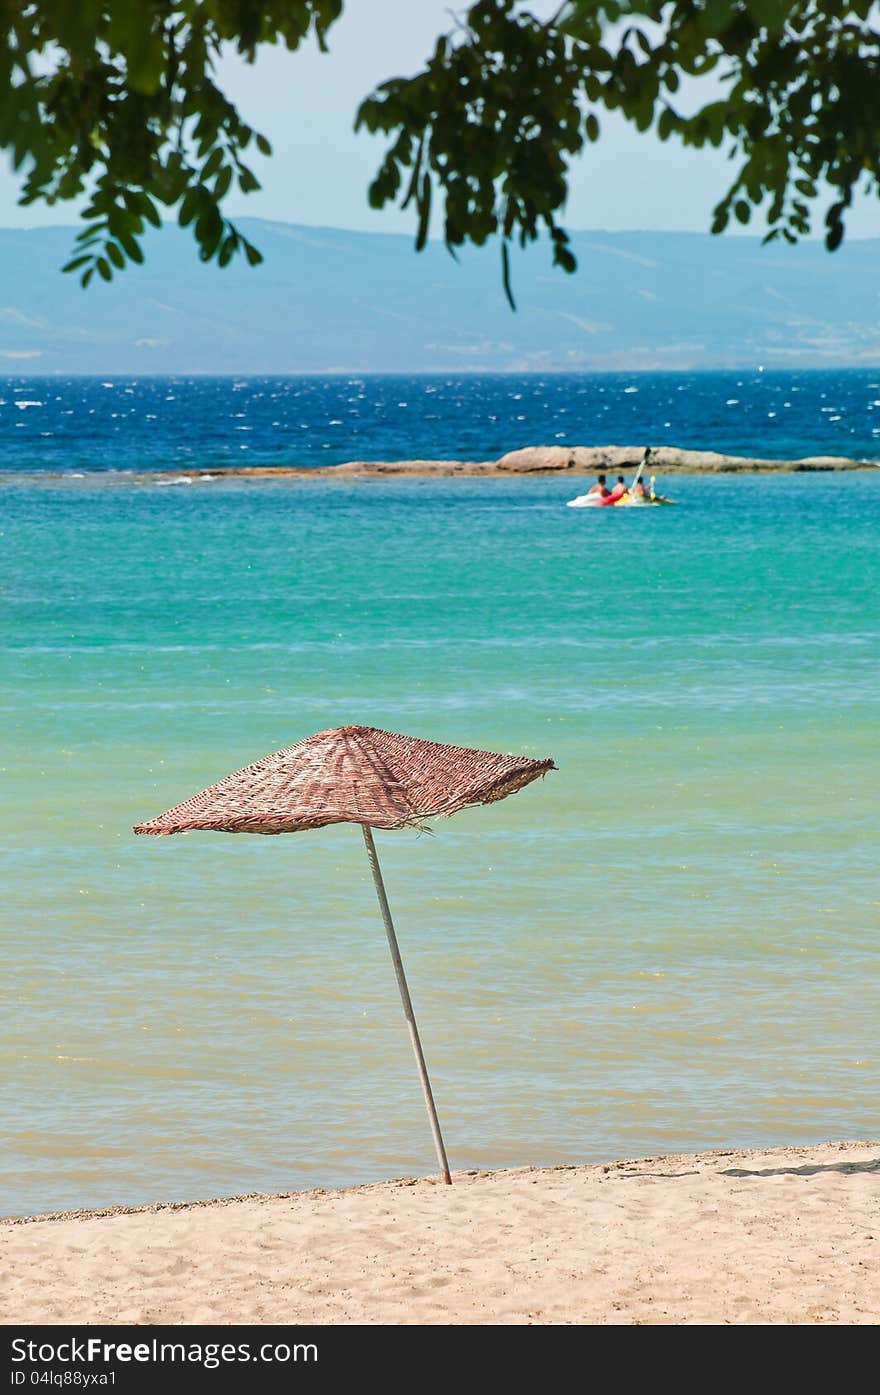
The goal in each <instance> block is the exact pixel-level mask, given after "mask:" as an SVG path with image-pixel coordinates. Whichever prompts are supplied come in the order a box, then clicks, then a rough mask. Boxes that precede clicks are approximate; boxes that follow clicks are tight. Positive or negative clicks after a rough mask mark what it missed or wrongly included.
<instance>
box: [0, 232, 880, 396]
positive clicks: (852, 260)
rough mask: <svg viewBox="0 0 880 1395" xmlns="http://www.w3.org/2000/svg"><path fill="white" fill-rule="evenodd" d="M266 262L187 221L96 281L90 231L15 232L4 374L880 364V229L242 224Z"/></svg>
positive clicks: (3, 257) (2, 345)
mask: <svg viewBox="0 0 880 1395" xmlns="http://www.w3.org/2000/svg"><path fill="white" fill-rule="evenodd" d="M240 222H241V226H242V228H243V229H244V231H245V232H246V233H247V236H248V237H249V238H250V239H251V240H253V241H254V242H255V243H256V244H257V245H258V246H259V247H260V249H261V250H262V251H263V253H264V254H265V258H266V260H265V262H264V263H263V265H262V266H260V267H257V268H249V267H247V266H245V265H238V264H237V263H236V264H233V265H231V266H230V267H228V268H227V269H226V270H224V271H220V270H218V269H217V268H216V267H215V266H205V265H203V264H202V263H201V262H199V260H198V257H197V255H196V251H195V247H194V244H193V241H192V238H191V237H190V236H189V235H188V234H187V233H185V232H182V231H181V230H180V229H178V228H177V227H176V226H171V225H169V226H168V227H166V228H164V229H162V231H161V232H157V233H154V234H152V235H151V236H150V238H149V239H148V242H147V245H146V253H147V257H146V263H145V265H144V266H132V267H130V268H129V269H128V270H127V271H125V272H123V273H121V274H119V275H118V276H117V277H116V279H115V280H114V281H113V282H112V284H109V285H107V284H105V283H103V282H97V281H96V282H95V283H93V285H92V286H91V287H90V288H89V289H88V290H87V291H83V290H81V289H80V286H79V282H78V280H77V278H76V276H69V275H68V276H65V275H62V274H61V272H60V267H61V266H62V265H63V263H64V262H65V261H66V260H67V258H68V256H69V255H70V249H71V247H72V244H73V239H74V236H75V234H76V232H77V229H76V228H58V227H56V228H40V229H30V230H17V229H16V230H12V229H5V230H0V374H2V372H3V370H4V369H5V370H6V371H7V372H8V373H9V374H13V375H14V374H19V373H55V372H57V373H63V374H70V373H109V372H115V373H131V374H144V373H233V374H260V373H268V374H275V373H277V374H284V373H333V372H357V373H368V372H452V373H460V372H465V371H483V372H498V371H516V372H528V371H533V370H534V371H545V372H546V371H554V370H560V369H562V370H564V369H569V370H576V369H587V370H601V369H629V370H634V369H664V368H669V369H695V368H738V367H755V366H756V365H758V364H763V365H764V366H765V367H767V368H774V367H804V368H807V367H832V366H840V367H844V366H858V365H862V366H870V365H873V364H874V363H880V239H872V240H866V241H860V242H851V243H848V244H845V245H844V246H843V248H842V249H841V250H840V251H838V252H836V253H833V254H829V253H828V252H826V251H825V250H824V248H822V246H821V245H820V244H818V243H816V242H804V243H801V244H799V245H798V246H795V247H787V246H780V245H778V244H773V245H771V246H768V247H762V246H761V244H760V240H759V239H758V238H751V237H717V238H715V237H711V236H709V235H708V234H701V233H652V232H627V233H610V232H580V233H575V234H573V239H572V240H573V246H574V250H575V252H576V254H577V257H578V261H579V270H578V272H577V273H576V274H575V275H574V276H567V275H565V274H564V273H563V272H561V271H558V270H556V269H554V268H552V267H551V265H550V257H549V253H548V251H547V248H546V247H543V246H535V247H532V248H530V249H529V250H528V252H526V253H523V254H519V255H517V256H516V257H515V258H514V259H513V261H514V273H513V274H514V290H515V293H516V297H517V301H518V306H519V309H518V312H517V313H516V314H514V313H512V312H511V310H510V309H509V307H508V305H507V303H506V301H505V299H504V296H503V293H502V289H501V275H500V260H499V256H498V250H497V248H491V249H482V250H479V251H475V250H470V251H467V252H465V253H464V254H463V255H461V257H460V259H459V261H458V262H455V261H453V260H452V258H450V257H449V255H448V254H447V252H446V251H445V249H444V248H443V247H442V246H441V245H438V244H431V245H429V246H428V247H427V248H426V250H425V251H424V252H423V253H421V254H417V253H416V252H415V251H414V250H413V247H412V240H411V238H409V237H407V236H398V235H392V234H386V233H362V232H343V231H340V230H338V229H335V228H311V227H302V226H297V225H292V224H286V223H271V222H265V221H263V220H261V219H252V218H246V219H242V220H240Z"/></svg>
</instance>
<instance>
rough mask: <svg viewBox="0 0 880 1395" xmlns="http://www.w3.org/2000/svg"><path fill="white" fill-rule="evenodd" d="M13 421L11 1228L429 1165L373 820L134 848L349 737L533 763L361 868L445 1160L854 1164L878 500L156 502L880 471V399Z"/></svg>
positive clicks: (43, 392) (208, 398) (6, 504)
mask: <svg viewBox="0 0 880 1395" xmlns="http://www.w3.org/2000/svg"><path fill="white" fill-rule="evenodd" d="M0 399H2V406H0V428H2V435H0V643H2V647H0V779H2V790H3V799H2V821H3V836H2V840H0V863H2V885H3V894H2V900H0V922H2V960H3V972H2V979H0V993H2V1005H3V1008H2V1015H0V1069H2V1078H3V1088H2V1091H0V1125H2V1132H3V1138H4V1145H3V1149H2V1152H0V1213H2V1214H30V1213H35V1212H44V1211H52V1210H61V1209H68V1208H75V1207H83V1206H104V1205H110V1204H117V1203H127V1204H137V1203H140V1202H148V1201H155V1200H174V1199H187V1198H199V1197H207V1196H215V1195H224V1194H233V1193H242V1192H253V1191H261V1192H263V1191H264V1192H274V1191H283V1190H289V1189H297V1188H303V1187H312V1186H324V1187H326V1186H335V1185H340V1184H349V1183H356V1182H364V1181H369V1180H372V1179H375V1178H382V1177H393V1176H400V1175H409V1174H419V1175H423V1174H428V1173H431V1172H433V1171H434V1170H435V1167H436V1163H435V1160H434V1155H433V1149H432V1145H431V1137H430V1133H429V1129H428V1124H427V1120H426V1118H425V1114H424V1107H423V1102H422V1098H421V1093H420V1089H419V1085H418V1080H417V1076H416V1072H415V1066H414V1063H413V1060H412V1056H411V1052H410V1047H409V1042H408V1038H407V1033H406V1028H405V1024H404V1019H403V1015H402V1012H401V1007H400V1002H399V999H398V995H397V987H396V983H395V979H394V973H393V970H392V966H391V962H390V959H389V955H388V949H387V945H386V942H385V936H384V932H383V929H382V923H381V919H380V916H379V910H378V906H377V904H376V900H375V895H374V891H373V886H372V882H371V879H370V874H369V868H368V865H367V862H366V858H365V855H364V848H363V843H362V839H361V836H360V831H359V830H358V829H357V828H356V827H354V826H339V827H335V828H330V829H324V830H321V831H318V832H312V833H303V834H299V835H296V836H282V837H276V838H260V837H254V836H248V835H241V836H228V835H211V834H191V835H188V836H186V837H174V838H168V839H147V838H137V837H135V836H133V834H132V831H131V828H132V824H134V823H136V822H138V821H140V820H142V819H145V818H149V817H151V816H153V815H154V814H158V813H160V812H161V811H162V810H164V809H166V808H167V807H169V806H170V805H172V804H175V803H177V802H179V801H180V800H182V799H184V798H186V797H188V796H189V795H190V794H192V793H194V792H196V791H197V790H199V789H201V788H202V787H203V786H205V785H207V784H209V783H211V782H213V781H214V780H215V779H218V778H219V777H221V776H222V775H224V774H226V773H227V772H229V771H232V770H235V769H237V768H238V767H240V766H243V765H245V764H246V763H248V762H250V761H252V760H254V759H256V758H257V757H259V756H261V755H262V754H264V753H266V752H268V751H271V750H274V749H277V748H278V747H281V746H284V745H288V744H290V743H292V742H294V741H296V740H298V739H299V738H301V737H303V736H306V735H308V734H309V733H311V732H314V731H319V730H322V729H325V728H328V727H333V726H338V725H343V724H348V723H364V724H368V725H374V726H379V727H386V728H389V729H392V730H395V731H402V732H406V733H410V734H413V735H416V736H424V737H429V738H432V739H436V740H440V741H451V742H455V743H458V744H463V745H474V746H484V747H488V748H492V749H497V750H503V751H512V752H521V753H525V754H528V755H534V756H551V757H553V759H554V760H555V761H556V764H557V766H558V769H557V770H556V771H553V772H551V773H550V774H548V775H547V776H546V778H545V779H544V780H542V781H539V782H536V783H535V784H533V785H531V786H529V787H528V788H526V789H524V790H522V791H520V792H519V793H518V794H516V795H514V796H512V797H510V798H509V799H507V800H505V801H503V802H501V803H498V804H495V805H490V806H487V807H482V808H477V809H472V810H468V811H466V812H464V813H460V814H458V815H456V816H455V817H454V818H453V819H451V820H449V821H442V820H440V821H437V822H436V824H435V825H434V829H433V836H429V835H425V834H416V833H409V832H403V833H381V832H380V833H377V834H376V844H377V847H378V851H379V856H380V859H381V861H382V865H383V868H384V871H385V877H386V882H387V888H388V894H389V899H390V902H391V908H392V911H393V913H394V916H395V919H396V922H397V927H398V934H399V938H400V943H401V948H402V952H403V956H404V960H405V964H406V967H407V971H408V974H409V979H410V987H411V991H412V996H413V1000H414V1004H415V1009H416V1014H417V1016H418V1019H419V1023H420V1026H421V1029H422V1036H423V1042H424V1047H425V1054H426V1057H427V1061H428V1066H429V1069H430V1071H431V1074H432V1080H433V1085H434V1092H435V1097H436V1100H437V1105H438V1109H439V1113H440V1118H441V1123H442V1126H443V1129H444V1134H445V1137H446V1142H447V1146H448V1151H449V1155H450V1161H451V1163H452V1166H453V1168H493V1167H504V1166H516V1165H521V1164H529V1163H534V1164H546V1163H581V1162H605V1161H610V1160H612V1159H614V1158H619V1157H641V1156H646V1155H651V1154H657V1153H674V1152H679V1151H694V1150H702V1149H710V1148H725V1147H741V1146H772V1145H774V1144H782V1143H786V1144H797V1143H809V1142H817V1141H828V1140H842V1139H878V1138H880V1104H878V1080H880V1028H878V1024H880V960H878V930H880V891H878V881H877V866H878V833H880V817H878V789H880V778H878V775H880V772H878V717H880V682H878V679H880V562H878V527H880V470H877V471H873V470H866V471H859V472H854V473H846V474H818V475H813V474H808V475H804V474H783V475H761V476H755V475H749V476H736V477H732V476H715V477H707V478H697V477H693V476H687V475H676V476H670V477H668V478H666V479H663V478H660V479H658V488H662V489H663V490H664V491H665V492H666V493H667V494H669V495H671V496H672V497H673V498H674V499H676V500H677V506H676V507H670V508H656V509H641V510H635V509H633V510H625V511H622V510H601V511H592V510H577V509H568V508H566V507H565V503H566V500H567V499H568V498H569V497H571V495H572V493H574V492H580V490H581V489H582V488H583V487H584V485H585V483H586V482H580V481H574V482H573V481H571V480H568V481H566V480H557V479H552V478H528V477H523V478H511V479H474V478H463V479H433V480H431V479H414V480H383V481H375V480H373V481H371V480H351V479H350V480H347V481H333V482H327V481H324V480H317V479H316V480H315V481H309V480H305V481H301V480H287V481H278V482H274V481H269V482H262V481H260V482H253V481H251V482H248V481H246V480H240V479H239V480H236V479H229V478H224V479H214V480H205V481H200V482H197V483H195V484H192V485H188V486H183V485H180V486H172V487H164V485H165V484H169V483H170V482H171V481H172V480H174V479H175V478H177V477H178V476H177V475H176V474H175V472H176V471H179V469H180V467H181V466H182V465H184V464H186V465H187V466H191V465H194V464H195V465H197V466H199V467H202V466H203V467H204V469H205V473H206V474H210V470H211V467H212V466H218V465H220V464H228V463H230V461H236V460H239V459H241V460H242V462H243V463H245V462H246V463H253V464H256V463H272V462H277V463H306V464H308V463H327V462H329V461H333V460H342V459H359V458H381V459H394V458H404V457H405V458H411V457H432V456H437V457H443V458H445V457H449V456H454V457H464V458H472V459H489V458H492V457H493V456H495V455H497V454H499V453H501V451H502V450H507V449H512V448H514V447H516V446H521V445H530V444H541V443H552V442H553V441H554V440H557V439H559V440H564V441H565V442H566V443H568V444H581V445H593V444H605V443H616V444H638V443H642V442H644V443H646V444H647V443H650V444H657V445H659V444H671V445H680V446H692V447H697V448H703V449H715V450H721V451H726V452H733V453H743V454H750V455H752V454H753V455H773V456H777V455H778V456H791V457H792V458H794V457H796V456H800V455H807V454H842V455H852V456H855V457H858V458H864V459H870V458H872V457H873V456H874V455H875V454H878V455H880V448H878V447H877V433H878V429H880V371H875V372H874V373H873V374H872V373H870V372H854V373H849V374H846V373H812V374H807V373H801V374H790V375H784V374H770V373H765V374H759V373H754V374H751V375H749V374H738V375H737V374H707V375H704V376H701V375H672V374H665V375H631V376H630V377H625V376H623V375H609V376H608V377H606V378H600V377H589V378H584V377H575V376H571V377H565V378H562V377H560V378H553V377H547V378H525V379H513V378H492V379H486V378H475V379H471V380H469V379H465V378H461V379H457V380H452V379H448V378H443V379H426V378H419V379H400V378H398V379H391V378H379V379H370V378H363V379H357V380H354V379H317V378H311V379H286V380H277V381H276V380H272V381H269V380H259V381H248V382H240V381H233V380H214V379H192V380H177V379H175V380H170V379H169V380H155V379H154V380H140V381H131V380H126V381H122V380H120V381H114V382H111V380H110V379H109V378H108V379H107V380H106V381H105V382H100V381H98V380H86V379H75V380H70V381H68V380H61V379H42V380H40V379H13V380H9V381H7V382H5V383H4V384H2V386H0ZM27 404H30V405H27ZM401 404H407V405H405V406H404V405H401ZM786 404H790V405H786ZM771 413H773V414H775V415H771ZM520 418H521V420H520ZM276 423H279V424H276ZM664 423H669V425H668V426H667V425H664ZM239 428H241V429H239ZM44 433H45V434H44ZM239 437H240V438H241V439H239ZM242 447H246V450H243V449H242ZM144 469H151V470H153V469H161V470H163V471H165V472H166V473H165V477H164V479H163V480H162V481H161V482H155V481H152V482H146V483H144V482H143V481H142V480H139V479H138V478H136V477H135V476H136V475H137V472H139V471H142V470H144ZM126 472H133V473H132V474H131V475H129V474H127V473H126ZM77 476H79V478H77Z"/></svg>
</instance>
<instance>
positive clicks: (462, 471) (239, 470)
mask: <svg viewBox="0 0 880 1395" xmlns="http://www.w3.org/2000/svg"><path fill="white" fill-rule="evenodd" d="M644 454H645V447H644V446H525V447H523V448H522V449H521V450H512V451H509V452H508V453H507V455H502V456H501V458H500V459H499V460H347V461H345V462H344V463H343V464H342V465H317V466H313V467H311V468H309V467H306V466H295V465H281V466H276V465H250V466H248V465H245V466H235V465H233V466H221V467H219V468H214V469H212V470H211V475H212V476H218V475H224V476H225V475H234V476H235V477H237V478H238V477H244V478H265V479H279V478H283V477H287V476H296V477H298V478H308V479H319V478H323V479H358V478H378V477H382V478H385V477H388V476H397V477H401V476H403V477H411V478H423V477H426V476H427V477H437V476H441V475H444V476H445V475H482V476H502V475H593V474H596V473H598V472H599V471H600V470H606V471H617V470H619V471H627V470H636V469H638V467H639V465H640V464H641V462H642V459H643V457H644ZM878 465H880V462H873V461H865V460H851V459H849V458H848V457H847V456H842V455H811V456H806V457H805V458H803V459H801V460H773V459H767V460H764V459H759V458H756V457H752V456H741V455H720V454H719V453H718V452H717V451H710V450H682V449H680V448H679V447H678V446H653V447H652V448H651V458H650V462H649V465H648V469H649V472H650V473H651V474H664V475H672V474H694V475H698V474H738V473H742V474H747V473H760V472H770V471H786V470H788V471H799V470H874V469H877V468H878ZM182 473H184V474H188V475H191V476H192V477H198V476H199V475H200V474H204V472H202V471H198V470H193V471H184V472H182Z"/></svg>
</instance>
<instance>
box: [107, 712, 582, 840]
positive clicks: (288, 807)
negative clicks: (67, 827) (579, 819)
mask: <svg viewBox="0 0 880 1395" xmlns="http://www.w3.org/2000/svg"><path fill="white" fill-rule="evenodd" d="M555 768H556V767H555V765H554V763H553V761H552V760H532V759H530V758H529V757H527V756H504V755H497V754H496V753H495V752H493V751H477V750H471V749H469V748H467V747H464V746H448V745H444V744H442V743H440V742H437V741H422V740H421V739H419V738H418V737H415V736H398V735H397V734H396V733H394V732H390V731H379V730H377V728H375V727H357V726H352V727H337V728H335V729H334V730H332V731H319V732H317V733H316V735H314V736H307V737H306V738H305V740H303V741H297V742H296V743H295V745H293V746H286V747H285V748H284V749H283V750H281V751H274V752H273V753H272V754H271V755H268V756H263V758H262V760H258V761H254V763H253V765H246V766H245V767H244V769H243V770H237V771H235V773H234V774H232V775H227V776H226V777H225V778H224V779H222V780H218V781H217V783H216V784H215V785H210V786H209V787H208V788H207V789H205V790H202V791H201V793H200V794H194V795H193V796H192V798H191V799H187V800H185V801H184V803H183V804H177V805H175V807H174V808H173V809H169V810H168V811H167V813H164V814H159V816H158V817H157V818H154V819H149V820H147V822H146V823H139V824H136V825H135V829H134V831H135V833H155V834H166V833H186V832H188V831H189V830H191V829H197V828H201V829H213V830H214V831H215V832H217V833H298V832H300V831H302V830H303V829H308V828H321V827H323V826H324V825H325V824H330V823H359V824H365V825H368V826H370V827H372V828H421V827H423V826H424V820H425V819H428V818H432V817H445V816H448V815H450V814H455V813H457V812H458V810H459V809H464V808H465V807H466V806H467V805H469V804H490V803H492V802H494V801H495V800H498V799H504V798H505V796H506V795H508V794H513V793H514V791H515V790H518V789H521V788H522V786H523V785H527V784H529V783H530V782H531V781H532V780H536V779H537V778H538V776H539V775H544V774H546V772H547V771H548V770H554V769H555Z"/></svg>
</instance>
